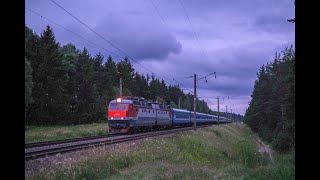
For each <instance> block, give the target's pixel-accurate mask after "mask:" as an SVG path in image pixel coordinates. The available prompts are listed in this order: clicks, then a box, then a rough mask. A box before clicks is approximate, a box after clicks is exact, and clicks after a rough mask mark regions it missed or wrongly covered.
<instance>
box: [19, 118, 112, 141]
mask: <svg viewBox="0 0 320 180" xmlns="http://www.w3.org/2000/svg"><path fill="white" fill-rule="evenodd" d="M107 130H108V125H107V123H93V124H82V125H70V126H26V128H25V143H32V142H40V141H50V140H59V139H67V138H77V137H85V136H96V135H104V134H106V133H107V132H108V131H107Z"/></svg>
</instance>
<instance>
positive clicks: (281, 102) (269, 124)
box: [245, 47, 295, 151]
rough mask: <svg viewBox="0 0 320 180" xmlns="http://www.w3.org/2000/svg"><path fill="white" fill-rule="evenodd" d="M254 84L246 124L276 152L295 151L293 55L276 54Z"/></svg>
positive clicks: (291, 51)
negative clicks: (293, 149) (269, 143)
mask: <svg viewBox="0 0 320 180" xmlns="http://www.w3.org/2000/svg"><path fill="white" fill-rule="evenodd" d="M257 75H258V78H257V80H256V81H255V85H254V90H253V92H252V95H251V97H252V100H251V102H250V104H249V107H248V109H247V111H246V114H245V123H246V124H248V125H249V126H250V127H251V128H252V130H253V131H254V132H257V133H258V134H259V135H260V136H261V137H262V138H263V139H264V140H266V141H268V142H271V144H272V145H273V147H274V148H275V149H277V150H278V151H288V150H290V149H292V148H294V147H295V51H294V49H292V47H291V48H286V49H285V50H284V51H283V52H282V57H281V56H280V54H278V53H276V56H275V59H274V61H273V62H272V63H267V65H263V66H262V67H261V68H260V70H259V72H258V74H257Z"/></svg>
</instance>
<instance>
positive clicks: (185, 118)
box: [172, 108, 191, 125]
mask: <svg viewBox="0 0 320 180" xmlns="http://www.w3.org/2000/svg"><path fill="white" fill-rule="evenodd" d="M190 116H191V112H190V111H187V110H183V109H175V108H172V123H173V125H189V124H191V119H190Z"/></svg>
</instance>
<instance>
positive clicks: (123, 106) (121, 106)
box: [109, 103, 129, 110]
mask: <svg viewBox="0 0 320 180" xmlns="http://www.w3.org/2000/svg"><path fill="white" fill-rule="evenodd" d="M128 105H129V104H118V103H112V104H110V106H109V109H110V110H125V109H126V108H127V107H128Z"/></svg>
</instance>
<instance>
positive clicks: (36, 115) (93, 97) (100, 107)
mask: <svg viewBox="0 0 320 180" xmlns="http://www.w3.org/2000/svg"><path fill="white" fill-rule="evenodd" d="M120 77H121V78H122V87H123V96H138V97H144V98H145V99H147V100H150V101H158V102H161V103H164V104H167V105H170V106H171V107H174V108H178V105H179V99H180V108H181V109H187V110H191V111H193V94H191V93H187V94H186V93H184V92H183V91H182V89H181V88H180V87H179V85H169V86H168V85H167V84H166V83H165V81H164V80H163V79H158V78H156V77H155V76H154V75H153V74H145V75H144V74H140V73H138V72H137V71H135V69H134V68H133V65H132V63H131V62H130V60H129V59H128V58H127V57H124V58H123V60H121V61H119V62H115V61H114V60H113V59H112V56H110V55H109V56H108V57H107V58H106V59H105V57H103V56H102V54H101V53H98V54H96V55H94V56H92V55H91V54H90V53H89V52H88V50H87V49H86V48H83V50H79V49H77V48H76V46H75V45H73V44H72V43H68V44H66V45H60V43H59V42H57V41H56V39H55V36H54V33H53V30H52V28H51V27H50V26H47V27H46V29H45V30H43V31H42V33H41V34H40V35H37V34H36V33H35V32H34V31H33V30H32V29H31V28H29V27H27V26H25V124H26V125H57V124H65V125H69V124H84V123H93V122H99V121H103V120H106V119H105V118H106V115H107V108H108V102H110V101H111V100H114V99H116V98H117V97H119V95H120V94H119V79H120ZM197 112H202V113H207V114H214V115H217V114H218V113H217V112H216V111H212V110H211V109H210V108H209V107H208V105H207V103H206V102H205V101H204V100H200V99H198V98H197ZM219 115H220V116H224V117H226V115H228V117H231V116H232V118H233V119H234V120H237V121H239V120H241V119H242V116H241V115H239V114H234V113H233V114H232V115H231V114H230V113H228V114H226V113H225V112H220V113H219Z"/></svg>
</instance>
